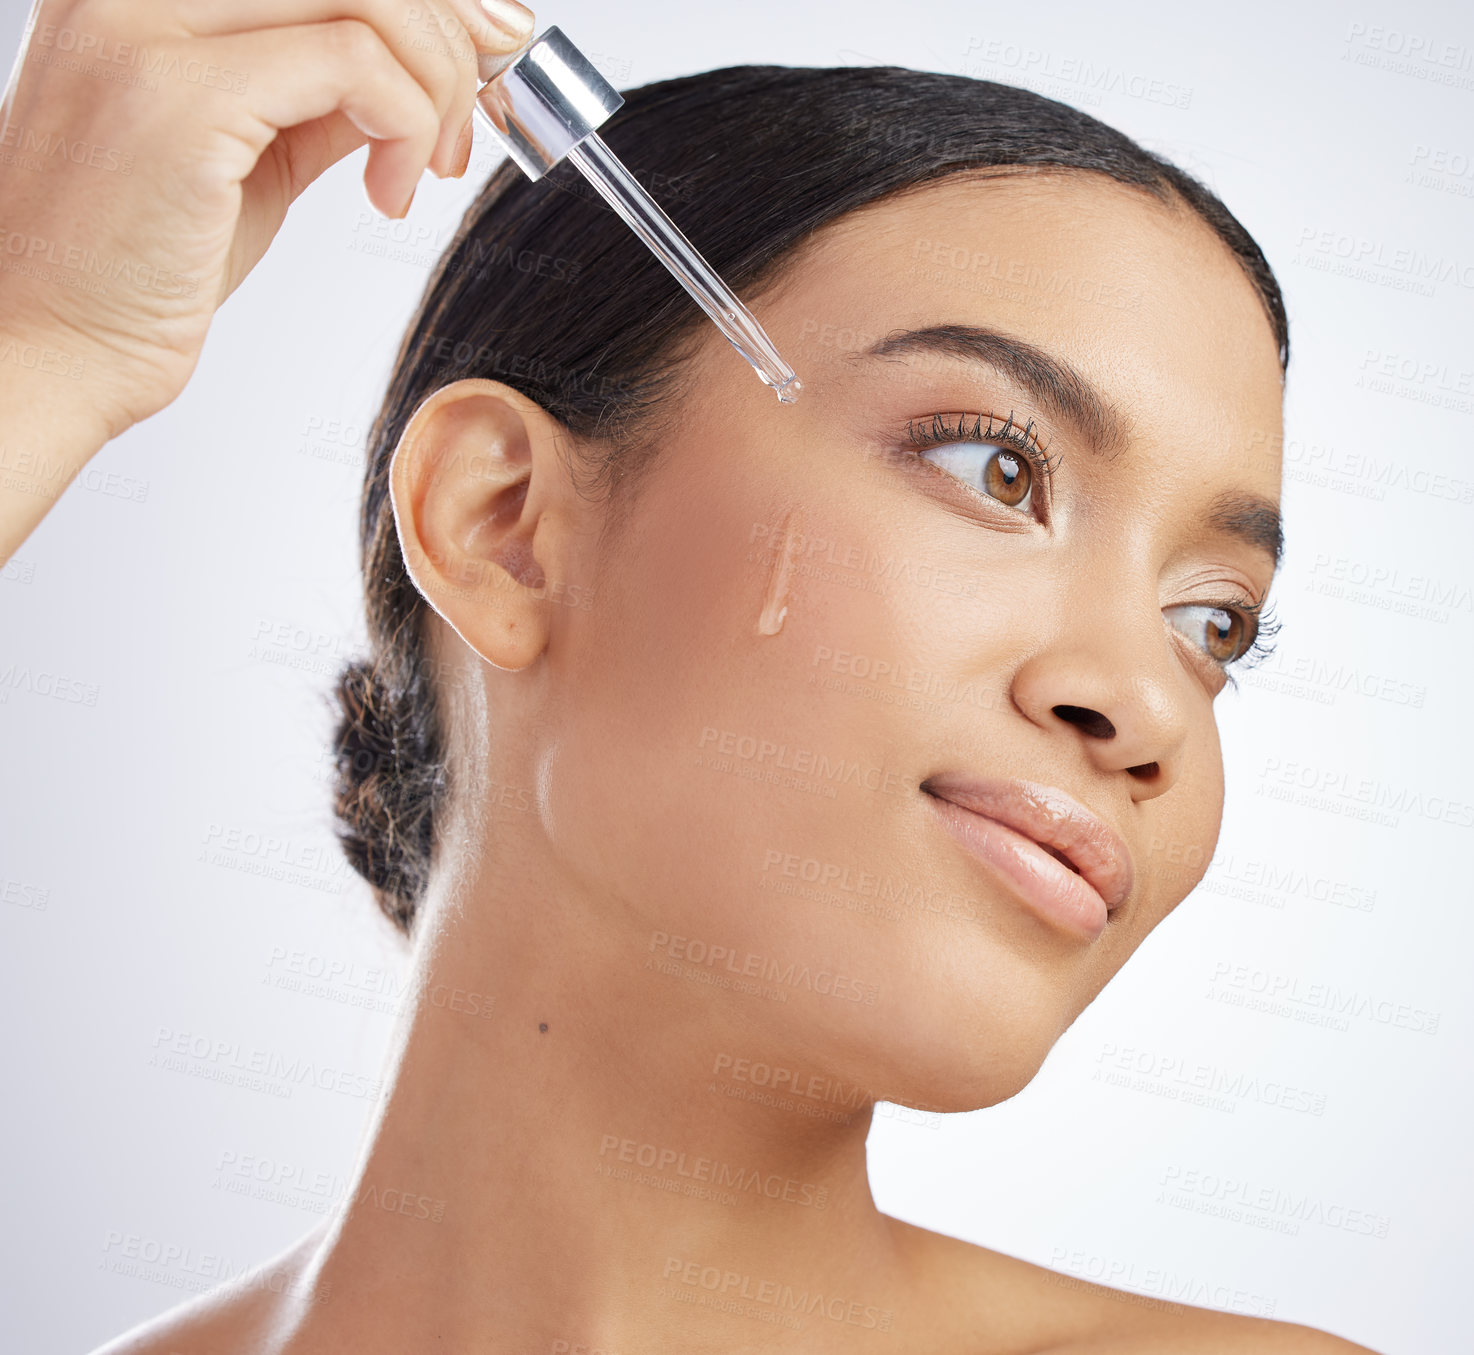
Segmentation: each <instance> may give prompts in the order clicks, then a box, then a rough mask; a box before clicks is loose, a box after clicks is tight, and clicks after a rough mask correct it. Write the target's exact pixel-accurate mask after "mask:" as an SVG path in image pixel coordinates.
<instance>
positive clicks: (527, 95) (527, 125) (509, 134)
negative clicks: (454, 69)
mask: <svg viewBox="0 0 1474 1355" xmlns="http://www.w3.org/2000/svg"><path fill="white" fill-rule="evenodd" d="M480 73H481V78H482V79H483V80H484V81H486V83H485V84H484V85H483V86H482V88H481V91H480V93H478V94H477V95H476V104H477V107H478V108H480V110H481V111H482V113H484V114H485V115H486V117H487V118H488V119H489V120H490V122H491V124H492V127H493V128H494V129H495V131H496V132H497V135H498V137H499V139H500V140H501V142H502V144H503V145H504V146H505V147H506V150H507V154H508V155H510V156H511V157H512V159H513V160H514V161H515V162H516V165H517V167H518V168H519V169H520V170H521V171H522V172H523V173H524V174H525V175H527V177H528V178H529V179H540V178H542V176H543V175H544V174H546V173H547V172H548V170H550V169H552V167H553V166H554V165H556V164H557V163H558V162H559V161H560V160H562V159H563V157H564V156H566V155H567V154H568V152H569V151H571V150H572V149H573V148H574V147H575V146H576V145H578V143H579V142H580V141H582V140H583V139H584V138H585V137H586V136H588V135H589V133H590V132H592V131H594V130H595V129H596V128H598V127H600V126H602V125H603V124H604V123H605V122H606V121H607V120H608V118H609V115H610V114H611V113H613V112H615V110H616V109H618V108H619V107H620V106H621V105H622V104H623V103H624V96H623V95H622V94H621V93H620V92H619V91H618V90H617V89H615V88H614V86H613V85H611V84H610V83H609V82H608V81H607V80H606V79H604V77H603V76H602V75H600V74H599V72H598V71H597V70H595V69H594V66H593V64H592V63H591V62H590V61H589V59H588V58H587V57H586V56H584V54H583V53H582V52H580V51H579V50H578V48H577V47H575V46H574V45H573V44H572V43H571V42H569V41H568V39H567V38H566V37H564V36H563V30H562V29H560V28H556V27H550V28H548V29H546V30H545V31H544V32H543V33H542V35H541V36H540V37H537V38H534V39H533V40H532V41H531V42H530V43H528V44H527V46H525V47H523V48H521V49H519V50H518V51H516V52H512V53H510V54H509V55H508V56H505V57H485V58H483V59H482V62H481V67H480ZM493 77H495V78H493Z"/></svg>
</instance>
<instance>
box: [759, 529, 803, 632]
mask: <svg viewBox="0 0 1474 1355" xmlns="http://www.w3.org/2000/svg"><path fill="white" fill-rule="evenodd" d="M793 512H794V510H793V509H791V508H790V509H789V510H788V512H787V513H785V514H784V515H783V540H782V543H781V544H780V545H779V547H778V558H777V559H776V560H774V561H773V564H772V566H771V567H770V568H769V570H768V588H767V593H766V595H765V596H764V598H763V609H762V611H761V612H760V613H759V614H758V618H757V633H758V634H759V635H777V634H778V632H779V631H780V630H782V629H783V618H784V617H785V616H787V615H788V574H789V571H790V570H791V569H792V567H793V552H792V550H791V549H790V548H789V543H790V539H791V537H792V535H793Z"/></svg>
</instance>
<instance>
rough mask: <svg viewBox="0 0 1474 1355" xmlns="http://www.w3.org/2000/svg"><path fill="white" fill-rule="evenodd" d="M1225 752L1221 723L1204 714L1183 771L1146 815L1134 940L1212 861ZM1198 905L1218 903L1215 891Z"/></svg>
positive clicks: (1219, 818)
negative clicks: (1142, 885) (1142, 883)
mask: <svg viewBox="0 0 1474 1355" xmlns="http://www.w3.org/2000/svg"><path fill="white" fill-rule="evenodd" d="M1223 799H1224V781H1223V755H1222V751H1221V748H1220V745H1219V740H1218V726H1217V724H1216V722H1215V721H1214V720H1213V718H1212V716H1211V714H1205V715H1204V716H1203V717H1202V718H1201V720H1200V722H1199V723H1198V724H1197V725H1196V726H1195V728H1194V730H1193V733H1192V735H1191V736H1190V738H1189V740H1188V746H1187V748H1186V750H1185V751H1184V754H1183V765H1182V771H1181V773H1180V775H1179V776H1178V779H1177V780H1176V782H1174V783H1173V786H1172V791H1171V793H1170V794H1169V795H1165V796H1162V797H1161V799H1159V800H1156V801H1153V802H1151V804H1150V805H1149V806H1148V808H1149V809H1150V808H1152V807H1153V806H1156V807H1157V808H1156V811H1155V812H1152V813H1148V814H1145V815H1143V819H1144V821H1145V823H1146V825H1147V826H1146V828H1145V829H1144V831H1143V834H1142V837H1141V840H1140V845H1139V846H1136V848H1135V850H1136V855H1137V858H1138V863H1139V864H1138V870H1139V871H1141V873H1142V874H1143V875H1144V876H1145V878H1146V888H1145V890H1144V891H1143V892H1142V895H1141V897H1140V900H1139V903H1138V916H1139V920H1140V925H1139V926H1133V928H1132V931H1133V933H1134V935H1135V940H1134V942H1133V945H1134V944H1137V943H1139V942H1140V941H1141V940H1142V939H1143V938H1144V937H1145V936H1146V934H1147V933H1148V932H1150V931H1151V929H1152V928H1153V927H1155V926H1156V925H1157V923H1159V922H1160V921H1161V920H1162V919H1163V918H1165V917H1166V916H1167V914H1168V913H1170V912H1172V910H1173V909H1174V908H1176V907H1177V905H1178V904H1179V903H1181V902H1182V901H1183V899H1185V898H1186V897H1187V896H1188V895H1189V894H1190V893H1191V892H1192V891H1193V890H1194V889H1195V888H1196V887H1197V886H1198V884H1199V883H1200V882H1201V880H1202V879H1203V876H1204V875H1206V874H1207V872H1208V867H1209V866H1210V865H1211V864H1212V862H1213V853H1214V852H1215V851H1216V850H1217V847H1218V834H1219V830H1220V828H1221V826H1222V823H1223ZM1195 906H1200V907H1204V908H1210V907H1213V906H1214V903H1213V898H1212V896H1211V895H1206V896H1203V897H1202V898H1200V899H1199V900H1198V901H1197V903H1196V905H1195Z"/></svg>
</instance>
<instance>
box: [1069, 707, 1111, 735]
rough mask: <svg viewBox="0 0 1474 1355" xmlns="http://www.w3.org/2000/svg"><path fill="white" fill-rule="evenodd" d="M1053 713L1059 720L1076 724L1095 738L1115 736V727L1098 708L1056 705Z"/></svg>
mask: <svg viewBox="0 0 1474 1355" xmlns="http://www.w3.org/2000/svg"><path fill="white" fill-rule="evenodd" d="M1054 713H1055V714H1056V715H1058V716H1059V718H1060V719H1061V720H1066V721H1068V722H1069V723H1070V724H1072V725H1078V726H1079V727H1080V728H1081V729H1083V730H1084V731H1085V732H1086V733H1087V734H1090V735H1092V736H1093V737H1095V738H1097V739H1113V738H1115V737H1116V727H1115V725H1113V724H1112V723H1111V722H1110V721H1109V720H1108V719H1106V717H1105V716H1104V715H1102V714H1101V713H1100V712H1099V711H1098V710H1091V709H1090V707H1089V706H1056V707H1055V708H1054Z"/></svg>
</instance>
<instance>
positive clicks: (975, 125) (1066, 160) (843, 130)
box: [335, 66, 1289, 936]
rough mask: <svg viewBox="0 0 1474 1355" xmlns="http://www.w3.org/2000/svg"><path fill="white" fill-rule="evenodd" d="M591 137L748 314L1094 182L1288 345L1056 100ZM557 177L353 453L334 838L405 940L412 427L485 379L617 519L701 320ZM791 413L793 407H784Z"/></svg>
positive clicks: (981, 101) (426, 302)
mask: <svg viewBox="0 0 1474 1355" xmlns="http://www.w3.org/2000/svg"><path fill="white" fill-rule="evenodd" d="M624 99H625V103H624V106H623V107H622V108H621V109H620V110H619V111H618V112H617V113H616V114H615V115H614V116H613V117H612V118H611V119H610V120H609V121H608V122H607V123H606V124H605V125H604V126H603V127H602V128H601V129H600V135H601V136H602V137H603V138H604V139H605V140H606V141H607V142H608V144H609V146H610V147H611V148H612V149H613V151H614V153H615V154H616V155H618V156H619V157H620V159H621V160H623V162H624V163H625V165H626V166H627V167H628V168H629V169H630V170H631V171H632V172H633V173H634V174H635V175H636V177H638V178H640V179H641V180H642V181H643V182H645V183H646V185H647V186H648V187H649V188H650V190H651V192H652V194H653V195H654V196H655V197H656V199H657V200H658V201H660V202H661V203H662V205H663V206H665V207H666V210H667V211H668V212H669V213H670V215H671V217H672V218H673V219H674V220H675V221H676V223H677V224H678V225H679V226H680V227H681V228H682V229H683V230H684V231H685V232H686V234H687V235H688V236H690V238H691V240H692V242H693V243H694V244H695V245H696V247H697V248H698V249H699V250H700V251H701V253H702V254H703V255H704V256H705V257H706V259H707V260H708V261H709V262H710V263H711V265H712V266H713V267H714V268H715V269H716V270H717V272H718V273H720V274H721V275H722V277H723V278H725V279H726V281H727V282H728V283H729V284H730V285H731V286H732V288H733V289H734V290H735V291H736V292H737V293H738V294H739V295H740V296H742V297H743V298H744V299H747V300H750V299H752V298H753V297H754V296H756V295H758V294H759V292H760V290H761V288H762V287H763V286H764V285H765V284H767V283H770V282H772V281H773V280H774V279H775V277H776V275H777V274H778V272H779V270H780V268H781V266H782V264H783V262H784V261H785V259H786V258H787V257H788V256H789V255H790V254H791V253H792V251H793V250H794V249H795V248H796V247H798V246H800V245H802V244H803V242H804V241H805V240H807V239H808V238H809V237H810V236H811V235H812V234H813V233H814V232H815V231H816V230H818V229H819V228H820V227H822V226H824V225H826V224H827V223H829V222H832V221H834V220H835V219H836V218H838V217H841V216H843V215H844V214H845V213H846V212H850V211H853V210H855V209H856V208H859V207H863V206H865V205H867V204H869V203H873V202H876V201H878V200H879V199H881V198H884V197H886V196H888V195H889V194H892V193H897V192H900V191H903V190H906V189H910V188H915V187H917V186H919V185H922V184H925V183H928V182H930V181H933V180H936V179H940V178H943V177H945V176H946V175H949V174H954V173H958V172H960V171H965V170H977V169H986V168H990V167H997V168H999V169H1000V171H1001V170H1003V168H1004V167H1010V166H1034V167H1039V168H1044V169H1049V170H1054V171H1081V172H1093V173H1098V174H1104V175H1107V176H1109V177H1110V178H1112V179H1114V180H1116V181H1118V182H1120V183H1124V184H1129V185H1133V186H1135V187H1137V188H1140V189H1141V190H1143V191H1144V192H1147V193H1149V194H1151V195H1152V196H1154V197H1155V198H1157V199H1159V200H1162V201H1172V200H1174V199H1175V200H1177V201H1179V202H1180V203H1184V204H1186V206H1187V207H1188V208H1190V209H1191V210H1192V211H1194V212H1196V213H1197V215H1198V216H1199V217H1201V218H1202V219H1203V220H1204V221H1205V222H1206V223H1207V224H1208V225H1209V226H1210V227H1211V228H1212V229H1213V230H1214V231H1215V232H1216V233H1217V235H1218V237H1219V238H1220V239H1221V240H1222V241H1223V243H1224V244H1225V245H1226V246H1227V247H1228V248H1229V250H1230V251H1231V252H1232V253H1233V254H1234V256H1235V257H1236V258H1237V259H1238V261H1239V263H1240V264H1241V265H1242V267H1243V269H1244V272H1245V273H1246V274H1247V275H1248V278H1249V280H1250V281H1251V282H1252V283H1253V285H1254V287H1255V289H1256V290H1257V292H1258V294H1259V296H1260V298H1261V300H1262V301H1263V304H1264V309H1265V313H1266V315H1267V317H1268V320H1269V323H1270V327H1271V330H1272V332H1273V335H1274V338H1275V341H1276V343H1277V345H1278V348H1279V356H1280V365H1281V369H1282V370H1283V369H1284V368H1285V367H1286V366H1287V365H1288V361H1289V337H1288V326H1287V322H1286V318H1285V310H1284V304H1283V301H1282V299H1281V296H1280V291H1279V287H1278V285H1277V284H1276V282H1275V279H1274V275H1273V273H1272V272H1271V271H1270V268H1269V265H1268V263H1267V262H1266V261H1265V258H1264V255H1263V254H1262V253H1261V252H1260V250H1259V247H1258V246H1257V245H1256V244H1255V243H1254V241H1253V239H1252V238H1251V237H1250V236H1249V233H1248V232H1247V231H1246V230H1245V229H1244V228H1243V226H1241V225H1240V224H1239V222H1238V221H1237V220H1236V219H1235V218H1234V217H1233V215H1232V214H1231V213H1230V212H1229V211H1228V209H1227V208H1226V207H1225V206H1224V205H1223V204H1222V203H1221V202H1220V201H1219V200H1218V198H1217V197H1216V196H1215V195H1214V194H1213V193H1212V192H1210V191H1209V190H1208V189H1207V188H1206V187H1205V186H1204V185H1203V184H1201V183H1199V182H1198V181H1197V180H1196V179H1194V178H1193V177H1191V176H1190V175H1188V174H1187V173H1185V172H1184V171H1182V170H1180V169H1178V168H1176V167H1175V166H1174V165H1172V164H1170V163H1168V162H1167V161H1165V160H1163V159H1161V158H1160V157H1158V156H1156V155H1155V154H1153V153H1151V152H1150V151H1147V150H1145V149H1143V148H1142V147H1140V146H1138V145H1137V144H1136V143H1135V142H1134V141H1132V140H1131V139H1130V138H1129V137H1126V136H1124V135H1123V134H1122V133H1120V132H1117V131H1115V130H1114V129H1113V128H1111V127H1108V126H1106V125H1105V124H1104V123H1102V122H1099V121H1097V120H1096V119H1095V118H1092V117H1090V116H1089V115H1088V114H1085V113H1082V112H1080V111H1079V110H1078V109H1075V108H1071V107H1070V106H1068V105H1067V104H1062V103H1058V102H1056V101H1054V100H1052V99H1046V98H1044V97H1043V96H1041V95H1038V94H1035V93H1032V92H1031V91H1029V90H1025V89H1019V88H1015V87H1013V86H1010V85H1000V84H994V83H992V82H989V81H985V80H973V79H969V78H967V77H965V76H957V75H943V74H937V73H933V72H924V71H913V70H907V69H903V68H900V67H895V66H868V67H850V66H844V67H835V68H808V67H788V66H732V67H728V68H726V69H723V70H715V71H707V72H705V73H703V74H699V75H690V76H684V77H682V78H680V79H675V80H662V81H658V82H656V83H654V84H649V85H644V86H642V87H640V88H639V89H634V90H627V91H624ZM708 323H709V322H708V321H707V320H706V318H705V316H704V315H703V314H702V313H701V312H700V311H699V310H698V309H697V307H696V305H695V303H694V302H693V301H692V300H691V299H690V298H689V297H688V296H687V295H686V293H685V292H684V291H682V290H681V289H680V287H679V286H678V284H677V283H676V282H675V280H674V279H673V278H672V277H671V276H670V274H669V273H667V272H666V270H665V269H664V268H663V267H662V266H661V265H660V264H659V263H658V262H657V261H656V260H655V259H654V257H653V256H652V255H651V254H650V253H649V251H648V250H647V249H646V248H645V246H644V245H643V244H641V243H640V242H639V241H638V240H637V239H636V238H635V237H634V235H633V234H632V233H631V232H630V230H629V229H628V228H627V227H626V226H625V225H624V224H623V222H621V221H620V220H619V219H618V218H617V217H616V216H615V215H614V214H613V212H611V211H610V210H609V208H607V207H606V206H605V205H604V204H603V203H602V202H601V201H599V200H597V199H595V198H594V197H593V196H592V194H591V193H589V192H588V191H586V188H585V186H584V184H583V181H582V179H581V177H580V176H579V174H578V172H577V170H575V169H574V168H573V167H572V166H570V165H568V164H567V163H566V162H565V163H564V164H562V165H559V166H558V167H557V168H556V169H555V170H553V172H552V173H551V174H549V175H548V176H546V177H545V178H544V179H542V180H541V181H539V182H537V183H533V182H531V181H529V180H528V179H527V178H525V177H524V176H523V175H522V173H521V172H520V171H519V170H517V169H516V168H515V167H514V166H513V165H511V164H510V163H508V164H504V165H502V166H501V167H500V168H499V169H497V171H496V172H495V173H494V174H492V176H491V178H490V179H489V180H488V182H487V184H486V187H485V188H484V189H483V190H482V192H481V194H480V195H479V196H478V197H477V199H476V201H475V202H474V203H472V205H471V206H470V208H469V209H468V210H467V212H466V214H465V217H464V219H463V220H462V222H461V225H460V229H459V231H458V232H457V234H456V237H455V239H454V240H453V241H452V242H451V244H450V246H449V248H448V249H447V250H446V252H445V254H444V256H443V257H442V258H441V260H440V263H439V265H438V267H437V268H436V271H435V273H434V275H433V276H432V278H431V280H430V282H429V285H428V287H427V288H426V291H425V295H424V298H423V300H422V301H421V304H420V307H419V310H418V312H417V313H416V315H415V318H414V320H413V322H412V323H411V325H410V328H409V331H408V332H407V334H406V335H405V338H404V342H403V344H402V346H401V348H400V351H399V355H398V358H397V361H396V363H395V370H394V374H393V377H392V379H391V380H390V383H389V387H388V390H387V393H386V395H385V397H384V403H383V406H382V408H381V409H380V411H379V414H378V416H377V418H376V420H375V423H374V427H373V430H372V433H371V436H370V439H369V447H368V465H367V470H366V475H365V480H364V489H363V505H362V518H361V541H362V552H363V560H362V563H363V580H364V601H365V608H366V612H367V621H368V633H369V642H370V653H369V655H368V657H367V658H365V659H362V660H359V661H356V662H354V663H352V664H350V665H348V666H347V667H346V668H345V669H344V670H343V672H342V674H341V675H340V677H339V680H338V684H337V691H336V696H337V700H338V704H339V716H338V726H337V732H336V749H335V751H336V770H337V778H338V779H337V794H336V813H337V817H338V820H339V825H340V826H339V840H340V841H341V843H342V845H343V850H344V851H345V852H346V853H347V856H348V860H349V861H350V863H351V864H352V865H353V867H354V869H355V870H357V871H358V873H359V874H360V875H362V876H363V877H364V879H366V880H367V881H368V882H369V884H370V885H372V886H373V890H374V895H375V897H376V899H377V901H378V903H379V906H380V908H381V909H382V910H383V912H384V913H385V915H386V916H387V917H388V918H389V919H390V920H391V921H392V922H393V923H394V924H395V926H396V927H398V928H399V929H400V930H401V931H402V932H403V933H404V934H405V935H407V936H408V935H410V934H411V932H412V927H413V923H414V919H415V916H416V913H417V910H418V907H419V903H420V899H421V897H422V895H423V893H424V890H425V886H426V883H427V881H428V879H429V876H430V869H431V863H432V858H433V854H434V846H435V823H436V813H437V810H438V809H439V807H440V806H441V805H442V804H443V803H444V801H445V797H446V795H447V794H448V792H449V789H450V787H449V780H448V775H447V770H446V760H445V745H444V730H443V725H442V721H441V718H440V715H439V713H438V711H437V708H436V701H435V690H434V681H433V674H432V671H431V665H430V663H429V660H428V654H427V646H426V637H425V634H424V620H425V617H426V615H427V613H428V612H429V607H428V604H426V603H425V601H424V599H423V598H422V597H421V596H420V594H419V592H418V590H417V589H416V588H415V586H414V584H413V583H412V582H411V580H410V578H409V575H408V574H407V573H406V570H405V566H404V560H403V558H402V557H401V554H400V550H399V542H398V538H397V536H396V533H395V528H394V520H393V513H392V510H391V507H390V501H389V492H388V472H389V463H390V459H391V457H392V455H393V452H394V448H395V446H396V445H397V444H398V441H399V437H400V434H401V433H402V432H403V430H404V427H405V425H406V423H407V422H408V421H409V418H410V416H411V415H412V414H413V413H414V410H415V408H416V407H417V406H418V405H419V404H420V402H421V401H422V400H423V399H424V398H425V397H426V396H427V395H429V394H430V393H431V392H432V391H434V390H436V389H437V388H438V387H440V386H442V385H445V384H447V383H448V382H451V381H456V380H460V379H461V378H464V377H490V378H494V379H496V380H500V381H503V382H505V383H506V384H507V385H509V386H512V387H514V388H516V389H517V390H519V391H521V392H522V393H523V394H524V395H526V396H527V397H528V398H529V399H531V400H535V401H536V402H537V403H538V404H539V405H541V406H542V407H543V408H544V409H546V410H547V411H548V413H549V414H551V415H552V416H553V417H554V418H556V419H557V420H559V422H560V423H562V424H563V425H564V426H565V427H566V428H567V429H568V430H569V432H570V433H571V434H572V435H573V439H572V442H573V445H574V447H575V449H576V450H575V451H574V452H572V453H571V455H573V456H577V457H582V456H586V455H588V453H587V450H586V449H587V447H588V446H590V445H592V444H594V443H595V442H596V443H597V445H598V454H597V455H598V459H597V461H596V462H595V463H593V464H580V465H578V466H572V465H570V470H571V471H574V472H575V473H578V474H580V475H581V476H585V477H587V480H588V482H589V486H590V488H591V490H592V491H593V492H595V493H598V494H601V495H602V496H603V497H604V498H605V501H606V503H607V504H608V505H609V506H610V507H611V509H612V508H613V507H615V506H617V504H618V503H619V502H622V501H623V495H622V491H627V490H629V489H630V488H631V487H632V486H633V485H634V484H635V483H636V481H637V479H638V476H639V474H640V472H641V471H642V470H644V469H645V468H646V467H647V466H648V464H649V462H650V459H651V457H652V455H653V449H654V447H655V446H656V445H657V439H656V438H655V437H654V436H653V431H654V429H655V428H656V427H657V426H658V422H659V414H660V411H661V409H662V407H663V406H665V405H666V404H667V402H669V401H671V400H672V399H673V397H675V396H677V395H678V393H679V382H680V377H681V370H682V369H681V359H682V357H683V356H684V355H685V354H686V352H687V351H688V349H687V344H688V343H689V341H690V340H691V339H692V338H693V336H695V335H699V334H701V333H704V331H703V330H702V329H701V327H702V326H704V325H706V324H708ZM800 398H802V397H800Z"/></svg>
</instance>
